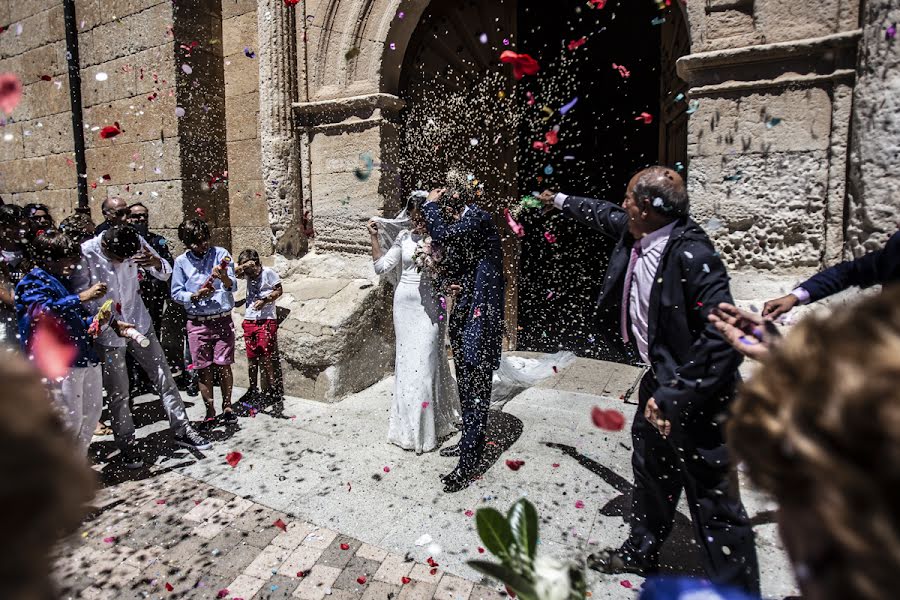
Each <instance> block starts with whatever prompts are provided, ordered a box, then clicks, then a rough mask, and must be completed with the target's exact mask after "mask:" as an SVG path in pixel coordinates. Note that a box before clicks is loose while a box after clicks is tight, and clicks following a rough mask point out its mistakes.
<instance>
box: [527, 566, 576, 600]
mask: <svg viewBox="0 0 900 600" xmlns="http://www.w3.org/2000/svg"><path fill="white" fill-rule="evenodd" d="M534 578H535V582H534V591H535V593H536V595H537V597H538V598H539V600H566V599H567V598H568V597H569V595H570V594H571V593H572V582H571V581H570V580H569V566H568V565H567V564H565V563H563V562H561V561H559V560H557V559H555V558H552V557H547V556H538V557H537V558H536V559H535V561H534Z"/></svg>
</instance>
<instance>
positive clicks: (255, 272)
mask: <svg viewBox="0 0 900 600" xmlns="http://www.w3.org/2000/svg"><path fill="white" fill-rule="evenodd" d="M235 275H236V276H237V277H245V278H246V279H247V308H246V311H245V313H244V346H245V347H246V350H247V362H248V365H249V366H248V371H249V377H250V390H249V392H248V397H249V398H250V400H251V401H252V400H262V401H263V402H264V403H270V402H276V401H278V392H277V389H278V386H277V385H276V382H275V373H276V366H277V365H276V363H277V362H278V319H277V318H276V312H275V301H276V300H277V299H278V298H280V297H281V294H282V293H283V290H282V289H281V279H280V278H279V277H278V273H276V272H275V271H274V270H272V269H270V268H268V267H264V266H262V263H261V262H260V260H259V253H258V252H257V251H256V250H244V251H243V252H241V254H240V256H238V266H237V269H235ZM257 374H259V375H260V378H259V379H260V381H259V388H261V389H262V396H261V397H260V396H259V392H258V391H257V390H258V388H257V387H256V377H257Z"/></svg>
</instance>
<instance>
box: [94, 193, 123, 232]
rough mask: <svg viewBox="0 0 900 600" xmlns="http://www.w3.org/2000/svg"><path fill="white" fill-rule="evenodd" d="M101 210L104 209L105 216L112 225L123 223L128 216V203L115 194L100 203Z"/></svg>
mask: <svg viewBox="0 0 900 600" xmlns="http://www.w3.org/2000/svg"><path fill="white" fill-rule="evenodd" d="M100 210H102V211H103V218H104V219H106V221H107V222H108V223H109V224H110V225H121V224H122V223H124V222H125V220H126V219H127V218H128V205H127V204H126V203H125V201H124V200H122V199H121V198H117V197H115V196H113V197H112V198H107V199H106V200H104V201H103V204H101V205H100Z"/></svg>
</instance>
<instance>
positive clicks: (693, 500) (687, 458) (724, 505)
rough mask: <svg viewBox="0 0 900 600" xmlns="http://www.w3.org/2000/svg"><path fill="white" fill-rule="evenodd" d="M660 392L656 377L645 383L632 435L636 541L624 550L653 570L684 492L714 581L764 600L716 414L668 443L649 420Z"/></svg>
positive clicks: (694, 420)
mask: <svg viewBox="0 0 900 600" xmlns="http://www.w3.org/2000/svg"><path fill="white" fill-rule="evenodd" d="M658 387H659V384H658V383H657V381H656V379H655V377H654V376H653V373H652V372H648V373H647V374H646V375H645V376H644V378H643V379H642V380H641V386H640V394H639V406H638V412H637V414H636V415H635V417H634V423H633V424H632V427H631V438H632V442H633V444H634V452H633V454H632V457H631V464H632V467H633V469H634V494H633V497H632V506H631V536H630V537H629V539H628V541H627V542H626V543H625V549H626V550H628V551H631V552H633V553H634V554H636V555H638V556H642V557H643V558H644V559H645V560H647V561H650V562H656V561H657V560H658V558H659V550H660V547H661V546H662V544H663V542H664V541H665V539H666V538H667V537H668V535H669V533H670V532H671V531H672V525H673V523H674V520H675V510H676V507H677V505H678V500H679V498H680V497H681V492H682V490H684V492H685V494H687V500H688V507H689V509H690V512H691V521H692V523H693V528H694V537H695V539H696V541H697V544H699V546H700V550H701V556H702V557H703V567H704V569H705V571H706V574H707V576H708V577H709V579H710V580H711V581H713V582H714V583H718V584H723V585H729V586H732V587H736V588H739V589H743V590H746V591H747V592H749V593H751V594H754V595H755V596H759V593H760V590H759V565H758V563H757V558H756V545H755V542H754V537H753V530H752V528H751V526H750V520H749V518H748V517H747V513H746V511H745V510H744V505H743V504H742V502H741V498H740V492H739V490H738V485H737V477H736V476H735V473H734V471H733V469H732V468H731V464H730V462H729V456H728V450H727V448H726V446H725V440H724V437H723V435H722V425H721V423H719V422H718V420H717V417H718V416H719V415H718V414H716V413H719V412H721V410H723V409H724V408H726V406H727V403H726V402H724V401H723V402H721V403H720V404H717V403H715V402H712V403H710V404H711V405H714V406H713V407H712V408H711V409H710V410H711V413H712V414H703V411H700V413H701V414H696V415H693V416H692V417H690V419H689V420H688V421H687V422H684V423H682V424H681V426H680V427H677V428H674V429H673V431H672V435H670V436H669V437H668V438H663V437H662V436H661V435H660V434H659V431H658V430H657V429H656V428H655V427H653V426H652V425H651V424H650V423H649V422H648V421H647V420H646V419H645V418H644V408H645V407H646V406H647V401H648V400H649V399H650V398H652V397H653V393H654V392H655V391H656V389H657V388H658Z"/></svg>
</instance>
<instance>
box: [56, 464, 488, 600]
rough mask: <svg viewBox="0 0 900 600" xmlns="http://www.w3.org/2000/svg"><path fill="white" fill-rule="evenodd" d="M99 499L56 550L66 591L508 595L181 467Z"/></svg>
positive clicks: (367, 598) (462, 599) (381, 599)
mask: <svg viewBox="0 0 900 600" xmlns="http://www.w3.org/2000/svg"><path fill="white" fill-rule="evenodd" d="M94 504H95V506H96V509H95V510H94V511H93V513H92V514H91V516H90V517H89V519H88V520H87V521H86V522H85V524H84V526H83V527H82V529H81V531H80V532H78V533H77V534H76V535H74V536H72V537H71V538H70V539H69V540H67V541H66V542H65V543H64V544H63V545H62V547H61V548H60V551H59V559H58V562H57V569H56V573H55V577H56V579H57V581H58V582H59V584H60V587H61V588H62V597H63V598H85V599H89V600H100V599H110V600H112V599H131V598H140V599H145V598H192V599H193V598H196V599H200V598H226V599H237V598H243V599H244V600H250V599H251V598H252V599H257V600H263V599H266V600H268V599H271V600H276V599H280V598H283V599H286V598H300V599H301V600H323V599H324V598H325V596H326V595H327V596H329V597H330V598H332V599H333V600H357V599H362V600H387V599H388V598H394V599H396V600H430V599H431V598H434V599H436V600H470V599H471V600H498V599H499V598H501V597H502V596H501V594H500V593H499V592H498V591H497V590H495V589H493V588H490V587H486V586H485V585H481V584H479V583H475V582H472V581H467V580H465V579H462V578H460V577H456V576H454V575H451V574H449V573H444V572H443V570H442V569H441V568H440V565H439V563H438V564H437V566H431V565H429V564H427V563H426V564H423V563H418V562H415V561H414V560H413V559H412V558H410V557H408V556H402V555H400V554H395V553H392V552H388V551H387V550H384V549H382V548H378V547H376V546H371V545H369V544H365V543H363V542H361V541H359V540H357V539H354V538H352V537H349V536H346V535H342V534H340V533H338V532H337V531H333V530H331V529H327V528H323V527H316V526H314V525H312V524H310V523H307V522H304V521H302V520H301V519H299V518H297V517H296V516H294V515H291V514H287V513H284V512H280V511H277V510H274V509H271V508H268V507H265V506H262V505H261V504H257V503H254V502H251V501H249V500H246V499H243V498H240V497H238V496H235V495H234V494H231V493H228V492H225V491H222V490H219V489H216V488H214V487H212V486H210V485H207V484H205V483H203V482H199V481H197V480H195V479H192V478H190V477H186V476H183V475H180V474H178V473H176V472H174V471H163V472H160V473H159V474H158V475H155V476H153V477H151V478H147V479H143V480H139V481H127V482H124V483H121V484H119V485H116V486H113V487H108V488H105V489H104V490H102V491H101V493H100V494H99V496H98V497H97V499H96V500H95V502H94ZM435 562H436V563H437V561H435Z"/></svg>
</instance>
